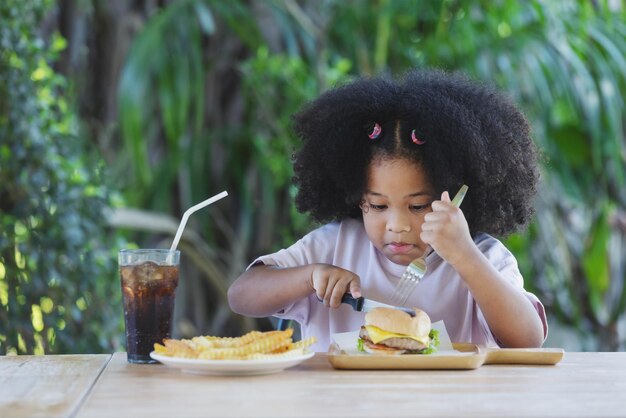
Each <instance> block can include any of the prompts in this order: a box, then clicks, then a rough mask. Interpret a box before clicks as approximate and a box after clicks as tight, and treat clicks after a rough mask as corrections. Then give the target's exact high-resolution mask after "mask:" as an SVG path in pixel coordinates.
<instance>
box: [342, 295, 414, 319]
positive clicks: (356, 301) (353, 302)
mask: <svg viewBox="0 0 626 418" xmlns="http://www.w3.org/2000/svg"><path fill="white" fill-rule="evenodd" d="M341 303H345V304H348V305H350V306H352V309H354V310H355V311H358V312H369V311H371V310H372V309H374V308H392V309H399V310H401V311H403V312H406V313H408V314H409V315H411V316H415V311H414V310H413V309H409V308H405V307H404V306H392V305H387V304H386V303H382V302H376V301H375V300H371V299H365V298H364V297H363V296H361V297H360V298H355V297H354V296H352V295H351V294H350V293H346V294H345V295H343V297H342V298H341Z"/></svg>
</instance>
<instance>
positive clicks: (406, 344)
mask: <svg viewBox="0 0 626 418" xmlns="http://www.w3.org/2000/svg"><path fill="white" fill-rule="evenodd" d="M359 337H360V338H362V339H364V340H366V341H369V342H372V340H371V339H370V336H369V334H368V333H367V329H366V328H365V327H364V326H362V327H361V330H360V331H359ZM376 344H381V345H385V346H387V347H391V348H397V349H400V350H423V349H425V348H427V346H426V345H424V344H422V343H420V342H419V341H415V340H413V339H411V338H403V337H393V338H387V339H386V340H382V341H379V342H377V343H376Z"/></svg>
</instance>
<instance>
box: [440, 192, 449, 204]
mask: <svg viewBox="0 0 626 418" xmlns="http://www.w3.org/2000/svg"><path fill="white" fill-rule="evenodd" d="M441 201H442V202H449V201H450V194H448V192H447V191H445V192H443V193H441Z"/></svg>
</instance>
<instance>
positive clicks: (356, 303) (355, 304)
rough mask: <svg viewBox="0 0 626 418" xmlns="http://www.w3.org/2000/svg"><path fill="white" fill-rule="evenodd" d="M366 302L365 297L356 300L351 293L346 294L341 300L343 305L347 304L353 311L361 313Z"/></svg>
mask: <svg viewBox="0 0 626 418" xmlns="http://www.w3.org/2000/svg"><path fill="white" fill-rule="evenodd" d="M364 301H365V298H364V297H363V296H361V297H360V298H355V297H354V296H352V294H350V293H346V294H344V295H343V297H342V298H341V303H346V304H348V305H350V306H352V309H354V310H355V311H359V312H362V311H363V302H364Z"/></svg>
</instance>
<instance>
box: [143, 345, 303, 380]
mask: <svg viewBox="0 0 626 418" xmlns="http://www.w3.org/2000/svg"><path fill="white" fill-rule="evenodd" d="M314 356H315V351H306V352H305V353H304V354H301V355H297V356H289V357H281V358H276V359H260V360H206V359H191V358H183V357H172V356H164V355H161V354H158V353H156V352H155V351H152V352H150V357H151V358H153V359H154V360H157V361H159V362H160V363H161V364H163V365H165V366H168V367H172V368H175V369H179V370H181V371H191V370H193V371H194V372H195V373H198V372H201V371H205V372H206V374H224V375H237V374H246V372H248V373H254V372H257V374H258V373H259V372H262V371H267V372H271V371H272V370H274V371H281V370H284V369H286V368H289V367H293V366H296V365H298V364H300V363H302V362H304V361H305V360H308V359H310V358H312V357H314ZM199 374H201V373H199Z"/></svg>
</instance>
